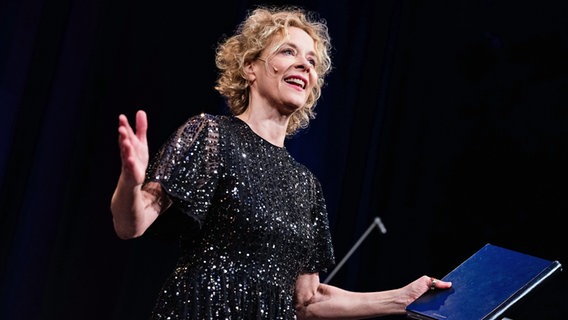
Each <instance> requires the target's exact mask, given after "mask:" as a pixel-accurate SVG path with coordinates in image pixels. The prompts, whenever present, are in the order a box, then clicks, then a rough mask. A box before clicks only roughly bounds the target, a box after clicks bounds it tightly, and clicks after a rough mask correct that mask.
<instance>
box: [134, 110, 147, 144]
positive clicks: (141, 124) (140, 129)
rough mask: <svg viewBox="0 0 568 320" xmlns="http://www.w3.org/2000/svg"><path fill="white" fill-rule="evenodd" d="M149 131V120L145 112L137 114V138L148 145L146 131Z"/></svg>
mask: <svg viewBox="0 0 568 320" xmlns="http://www.w3.org/2000/svg"><path fill="white" fill-rule="evenodd" d="M147 130H148V118H147V117H146V112H144V110H138V112H136V136H137V137H138V139H139V140H140V141H141V142H143V143H146V131H147Z"/></svg>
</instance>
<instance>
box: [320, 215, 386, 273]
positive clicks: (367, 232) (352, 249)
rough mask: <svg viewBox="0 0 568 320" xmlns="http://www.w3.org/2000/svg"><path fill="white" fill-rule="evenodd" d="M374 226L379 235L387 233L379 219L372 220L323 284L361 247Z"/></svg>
mask: <svg viewBox="0 0 568 320" xmlns="http://www.w3.org/2000/svg"><path fill="white" fill-rule="evenodd" d="M375 226H376V227H377V228H379V230H380V231H381V233H383V234H385V233H387V229H386V228H385V225H384V224H383V222H382V221H381V218H379V217H376V218H375V220H373V222H372V223H371V225H370V226H369V228H367V231H365V233H363V235H362V236H361V237H359V240H357V242H356V243H355V244H354V245H353V247H351V250H349V252H347V254H346V255H345V257H343V259H341V261H340V262H339V263H338V264H337V266H335V269H333V271H331V273H330V274H329V275H328V276H327V278H326V279H325V281H324V282H323V283H329V281H330V280H331V278H333V276H335V274H336V273H337V271H338V270H339V269H340V268H341V267H342V266H343V264H345V262H346V261H347V259H349V257H350V256H351V255H352V254H353V252H355V250H357V248H358V247H359V245H361V243H362V242H363V240H365V238H367V236H368V235H369V233H371V231H373V227H375Z"/></svg>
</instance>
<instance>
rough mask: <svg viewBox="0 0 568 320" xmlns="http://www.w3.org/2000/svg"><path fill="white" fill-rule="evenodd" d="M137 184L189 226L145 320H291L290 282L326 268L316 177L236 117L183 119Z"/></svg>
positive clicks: (328, 251) (329, 256) (326, 236)
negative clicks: (150, 186) (167, 202)
mask: <svg viewBox="0 0 568 320" xmlns="http://www.w3.org/2000/svg"><path fill="white" fill-rule="evenodd" d="M147 181H159V182H160V183H161V184H162V187H163V188H164V190H166V192H167V194H168V195H169V196H170V197H171V199H172V200H173V202H174V204H173V206H174V207H175V208H176V210H178V211H179V212H182V213H184V214H185V215H184V216H189V217H191V219H188V221H189V220H191V221H192V222H193V224H195V225H196V226H197V228H194V230H196V231H194V232H192V234H191V235H190V234H181V235H180V239H182V240H181V243H182V255H181V256H180V258H179V260H178V263H177V265H176V268H175V270H174V271H173V273H172V274H171V275H170V276H169V278H168V279H167V280H166V282H165V283H164V285H163V288H162V290H161V292H160V293H159V296H158V299H157V302H156V305H155V308H154V311H153V314H152V319H295V311H294V305H293V293H294V284H295V279H296V277H297V275H298V274H300V273H305V272H308V273H311V272H325V271H326V270H327V268H329V267H330V266H331V265H332V264H333V263H334V255H333V249H332V242H331V237H330V232H329V225H328V219H327V212H326V207H325V203H324V197H323V194H322V190H321V186H320V183H319V182H318V180H317V179H316V177H315V176H313V175H312V173H311V172H310V171H309V170H308V169H307V168H306V167H305V166H303V165H301V164H299V163H298V162H296V161H295V160H294V159H293V158H292V156H291V155H290V154H289V153H288V151H287V150H286V149H285V148H281V147H277V146H274V145H272V144H270V143H269V142H268V141H266V140H264V139H262V138H260V137H259V136H258V135H256V134H255V133H254V132H253V131H252V130H251V129H250V127H249V126H248V125H247V124H246V123H245V122H243V121H242V120H240V119H238V118H236V117H233V116H215V115H208V114H202V115H199V116H195V117H192V118H190V119H189V120H188V121H187V122H186V123H185V124H184V125H182V126H181V127H180V128H179V129H178V130H177V131H176V132H175V133H174V134H173V135H172V136H171V137H170V139H169V140H168V141H167V142H166V143H165V144H164V145H163V146H162V148H161V149H160V151H159V152H158V154H157V155H156V157H155V158H154V159H153V161H152V162H151V164H150V166H149V168H148V171H147ZM169 212H170V210H168V211H166V212H165V213H163V214H162V215H166V214H169ZM159 219H160V218H159Z"/></svg>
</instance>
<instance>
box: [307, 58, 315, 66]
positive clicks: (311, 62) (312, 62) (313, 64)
mask: <svg viewBox="0 0 568 320" xmlns="http://www.w3.org/2000/svg"><path fill="white" fill-rule="evenodd" d="M308 62H310V64H311V65H312V66H314V67H315V66H316V60H315V59H308Z"/></svg>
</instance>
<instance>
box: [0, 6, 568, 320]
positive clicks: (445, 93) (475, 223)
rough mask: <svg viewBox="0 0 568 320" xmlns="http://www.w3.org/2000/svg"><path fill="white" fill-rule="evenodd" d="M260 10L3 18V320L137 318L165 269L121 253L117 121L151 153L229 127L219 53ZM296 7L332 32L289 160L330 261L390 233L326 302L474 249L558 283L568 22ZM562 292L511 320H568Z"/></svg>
mask: <svg viewBox="0 0 568 320" xmlns="http://www.w3.org/2000/svg"><path fill="white" fill-rule="evenodd" d="M259 3H261V2H256V1H232V2H229V1H227V2H226V3H225V2H217V1H207V2H204V3H199V4H197V3H192V2H190V1H146V0H137V1H133V0H121V1H112V0H101V1H89V0H59V1H52V0H43V1H42V0H3V1H1V2H0V107H1V114H0V188H1V190H0V281H1V282H0V290H1V291H0V318H1V319H7V320H8V319H10V320H11V319H26V320H34V319H146V318H147V317H148V315H149V312H150V310H151V308H152V304H153V301H154V299H155V296H156V294H157V292H158V290H159V287H160V285H161V283H162V281H163V280H164V278H165V277H166V275H167V274H168V273H169V271H170V270H171V269H172V267H173V263H174V261H175V255H176V253H177V249H176V248H173V247H171V246H169V245H168V244H166V243H162V242H158V241H155V240H151V239H146V238H144V237H142V238H140V239H136V240H130V241H123V240H119V239H118V238H117V237H116V235H115V234H114V231H113V227H112V221H111V214H110V210H109V203H110V198H111V195H112V192H113V190H114V186H115V183H116V181H117V178H118V175H119V172H120V161H119V154H118V148H117V123H118V120H117V118H118V115H119V114H120V113H125V114H127V115H128V116H129V117H130V118H131V119H133V117H134V114H135V111H136V110H137V109H139V108H143V109H145V110H146V111H147V112H148V116H149V143H150V149H151V152H155V151H156V150H157V148H158V147H159V145H160V144H161V143H162V142H163V141H164V139H165V138H166V137H167V136H168V135H169V134H170V133H171V132H172V131H173V130H174V129H175V128H176V127H177V126H178V125H180V124H181V123H182V122H183V121H184V120H185V119H186V118H187V117H189V116H191V115H194V114H197V113H200V112H210V113H222V112H225V111H226V110H225V108H224V106H223V101H222V100H221V99H220V98H219V96H218V95H217V93H216V92H215V91H214V90H213V85H214V81H215V76H216V69H215V66H214V48H215V45H216V43H217V42H218V41H219V40H220V39H221V38H222V37H223V35H228V34H231V33H232V32H233V30H234V28H235V27H236V25H237V23H238V22H240V21H241V20H242V18H243V17H244V14H245V11H246V10H247V9H250V8H252V7H253V6H254V5H256V4H259ZM265 3H268V2H265ZM272 3H277V2H272ZM290 3H294V2H290ZM297 3H302V4H303V5H304V6H305V7H306V8H308V9H313V10H316V11H317V12H319V13H320V15H321V16H322V17H323V18H325V19H326V20H327V21H328V25H329V29H330V33H331V36H332V41H333V45H334V51H333V61H334V70H333V72H332V73H331V75H330V77H329V79H328V84H327V85H326V87H324V90H323V97H322V98H321V100H320V101H319V103H318V106H317V108H316V111H317V112H318V117H317V118H316V119H315V120H314V121H313V122H312V123H311V126H310V127H309V128H308V129H307V130H305V131H302V132H301V133H300V134H298V135H297V136H296V137H295V138H293V139H291V140H290V141H288V144H287V145H288V148H289V150H290V152H291V153H292V154H293V155H294V156H295V157H296V158H297V159H298V160H299V161H301V162H303V163H305V164H306V165H307V166H308V167H310V168H311V169H312V170H313V171H314V173H315V174H316V175H317V176H318V177H319V178H320V179H321V181H322V184H323V187H324V192H325V195H326V198H327V200H328V209H329V218H330V223H331V227H332V232H333V236H334V246H335V250H336V254H337V260H338V261H339V260H340V259H341V258H342V257H344V256H345V255H346V253H347V252H348V251H349V249H350V248H351V247H352V246H353V244H354V243H355V242H356V241H357V240H358V239H359V237H360V236H361V235H362V234H363V233H364V232H365V230H367V228H368V227H369V226H370V225H371V223H372V222H373V219H374V218H375V217H377V216H378V217H380V218H381V220H382V221H383V223H384V224H385V226H386V228H387V233H386V234H381V233H380V232H378V229H377V230H374V231H373V232H371V233H369V236H368V237H367V238H366V239H365V241H364V242H363V243H362V244H361V246H360V247H359V248H358V249H357V250H356V251H355V253H354V254H353V255H352V256H351V257H350V258H349V260H348V262H347V263H346V264H345V265H344V266H343V267H342V268H341V269H340V270H339V272H338V273H337V274H336V275H335V276H334V277H333V279H332V281H331V283H332V284H335V285H338V286H340V287H343V288H345V289H350V290H359V291H371V290H384V289H391V288H396V287H400V286H403V285H405V284H407V283H408V282H410V281H412V280H414V279H415V278H417V277H419V276H421V275H423V274H428V275H434V276H438V277H442V276H443V275H445V274H446V273H448V272H449V271H450V270H452V269H453V268H454V267H455V266H457V264H459V263H460V262H462V261H463V260H464V259H465V258H467V257H468V256H470V255H471V254H473V253H474V252H475V251H477V250H478V249H479V248H481V247H482V246H483V245H484V244H486V243H493V244H495V245H500V246H504V247H507V248H510V249H513V250H517V251H521V252H524V253H528V254H532V255H536V256H539V257H542V258H545V259H549V260H559V261H560V262H563V263H568V250H567V249H566V245H565V244H564V243H565V242H566V231H565V230H566V227H565V222H564V221H565V217H564V216H565V214H566V213H567V209H568V204H567V201H566V200H567V195H568V186H567V182H566V181H567V179H568V170H567V169H566V164H567V163H568V111H567V110H568V108H567V106H568V105H567V102H568V90H567V89H568V63H567V62H566V59H567V57H568V42H567V41H568V28H567V27H568V19H567V18H566V17H567V16H568V10H567V9H568V2H565V1H551V0H541V1H526V0H521V1H515V0H508V1H498V0H479V1H465V0H455V1H420V0H399V1H396V0H381V1H347V0H345V1H303V2H297ZM324 276H325V275H322V280H323V277H324ZM567 289H568V284H567V276H566V274H565V272H562V273H560V274H559V275H558V276H557V277H555V278H553V280H552V281H548V282H547V283H546V284H545V285H543V286H542V287H540V288H537V290H535V291H534V292H533V293H531V295H529V296H528V297H526V298H525V299H524V300H522V301H521V303H518V304H517V305H516V306H515V308H513V310H511V313H510V314H508V316H509V317H511V318H513V319H514V320H518V319H568V311H567V308H568V307H567V305H568V304H567V302H568V299H567V298H568V294H567V292H566V290H567ZM386 318H393V319H402V318H403V317H402V316H401V317H386Z"/></svg>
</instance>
